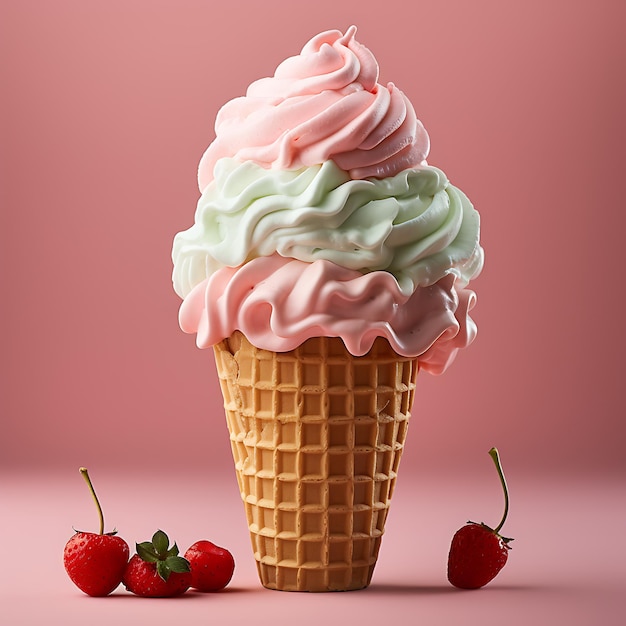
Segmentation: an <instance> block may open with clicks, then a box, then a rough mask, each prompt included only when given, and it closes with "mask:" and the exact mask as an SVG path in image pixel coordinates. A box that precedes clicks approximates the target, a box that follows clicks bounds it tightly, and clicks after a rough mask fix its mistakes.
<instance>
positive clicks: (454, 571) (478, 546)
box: [448, 522, 510, 589]
mask: <svg viewBox="0 0 626 626" xmlns="http://www.w3.org/2000/svg"><path fill="white" fill-rule="evenodd" d="M509 550H510V548H509V547H508V546H507V541H506V540H504V539H503V538H502V537H501V536H500V535H498V534H497V533H495V532H494V531H493V530H492V529H491V528H488V527H487V526H484V525H482V524H476V523H474V522H470V523H469V524H466V525H465V526H463V528H461V529H459V530H457V532H456V533H455V535H454V537H453V538H452V545H451V546H450V554H449V556H448V580H449V581H450V582H451V583H452V584H453V585H454V586H455V587H460V588H461V589H478V588H479V587H483V586H484V585H486V584H487V583H488V582H490V581H491V580H493V579H494V578H495V577H496V575H497V574H498V572H499V571H500V570H501V569H502V568H503V567H504V565H505V564H506V560H507V557H508V552H509Z"/></svg>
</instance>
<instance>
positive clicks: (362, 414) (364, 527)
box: [215, 332, 418, 591]
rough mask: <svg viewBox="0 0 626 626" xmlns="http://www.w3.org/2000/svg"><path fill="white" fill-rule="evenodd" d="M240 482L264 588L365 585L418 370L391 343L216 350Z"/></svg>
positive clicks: (234, 342) (241, 340)
mask: <svg viewBox="0 0 626 626" xmlns="http://www.w3.org/2000/svg"><path fill="white" fill-rule="evenodd" d="M215 356H216V363H217V370H218V375H219V377H220V384H221V388H222V392H223V395H224V406H225V410H226V417H227V422H228V427H229V431H230V439H231V446H232V452H233V457H234V461H235V468H236V471H237V480H238V483H239V488H240V491H241V496H242V499H243V501H244V505H245V510H246V516H247V520H248V527H249V530H250V536H251V539H252V546H253V550H254V556H255V558H256V562H257V567H258V571H259V577H260V579H261V583H262V584H263V585H264V586H265V587H268V588H270V589H278V590H284V591H341V590H350V589H360V588H363V587H366V586H367V585H368V584H369V582H370V580H371V577H372V573H373V570H374V566H375V564H376V559H377V556H378V551H379V548H380V542H381V538H382V535H383V532H384V528H385V520H386V517H387V512H388V509H389V503H390V500H391V496H392V494H393V490H394V486H395V482H396V476H397V471H398V464H399V462H400V457H401V454H402V450H403V446H404V441H405V437H406V432H407V427H408V421H409V415H410V410H411V405H412V402H413V396H414V391H415V377H416V375H417V369H418V368H417V361H416V360H415V359H411V358H407V357H401V356H398V355H397V354H396V353H395V352H393V350H392V349H391V348H390V346H389V344H388V343H387V341H385V340H384V339H381V338H379V339H377V340H376V342H375V343H374V346H373V347H372V350H371V351H370V352H369V353H368V354H366V355H365V356H361V357H354V356H352V355H351V354H350V353H349V352H348V351H347V350H346V348H345V346H344V344H343V342H342V341H341V339H338V338H324V337H321V338H313V339H309V340H307V341H306V342H305V343H303V344H302V345H301V346H299V347H298V348H296V349H295V350H292V351H290V352H280V353H276V352H270V351H267V350H259V349H257V348H255V347H254V346H253V345H251V344H250V342H249V341H248V340H247V339H246V337H244V336H243V335H242V334H241V333H239V332H236V333H235V334H234V335H233V336H232V337H230V338H229V339H227V340H224V341H222V342H221V343H220V344H218V345H216V346H215Z"/></svg>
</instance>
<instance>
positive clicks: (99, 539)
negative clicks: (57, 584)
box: [63, 467, 129, 596]
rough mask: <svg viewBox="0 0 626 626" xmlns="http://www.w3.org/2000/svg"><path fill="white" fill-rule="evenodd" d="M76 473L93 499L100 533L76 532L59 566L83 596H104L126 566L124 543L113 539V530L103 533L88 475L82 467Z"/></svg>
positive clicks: (102, 520)
mask: <svg viewBox="0 0 626 626" xmlns="http://www.w3.org/2000/svg"><path fill="white" fill-rule="evenodd" d="M79 471H80V473H81V475H82V477H83V478H84V479H85V482H86V483H87V486H88V487H89V491H90V492H91V495H92V496H93V499H94V501H95V503H96V507H97V509H98V516H99V518H100V532H99V533H98V534H96V533H88V532H76V533H75V534H74V536H73V537H72V538H71V539H70V540H69V541H68V542H67V544H65V550H64V551H63V564H64V565H65V571H66V572H67V574H68V576H69V577H70V580H71V581H72V582H73V583H74V584H75V585H76V586H77V587H78V588H79V589H80V590H81V591H84V592H85V593H86V594H87V595H90V596H106V595H108V594H110V593H111V592H112V591H113V590H114V589H115V588H116V587H117V586H118V585H119V584H120V582H121V581H122V575H123V574H124V569H125V567H126V563H128V552H129V550H128V544H127V543H126V542H125V541H124V540H123V539H122V538H121V537H116V536H115V531H113V532H112V533H107V534H106V535H105V534H104V515H103V514H102V507H101V506H100V502H99V501H98V497H97V496H96V492H95V491H94V488H93V485H92V484H91V480H90V479H89V473H88V472H87V470H86V469H85V468H84V467H81V468H80V470H79Z"/></svg>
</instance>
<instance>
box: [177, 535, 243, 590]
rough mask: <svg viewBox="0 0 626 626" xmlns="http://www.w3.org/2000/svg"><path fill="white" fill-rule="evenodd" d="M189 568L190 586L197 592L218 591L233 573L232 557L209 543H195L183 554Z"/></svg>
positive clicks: (233, 560) (223, 549)
mask: <svg viewBox="0 0 626 626" xmlns="http://www.w3.org/2000/svg"><path fill="white" fill-rule="evenodd" d="M185 558H186V559H187V560H188V561H189V565H190V567H191V586H192V587H193V588H194V589H197V590H198V591H205V592H206V591H219V590H220V589H223V588H224V587H226V585H227V584H228V583H229V582H230V579H231V578H232V577H233V572H234V571H235V559H233V555H232V554H231V553H230V552H229V551H228V550H226V548H220V547H219V546H216V545H215V544H214V543H211V542H210V541H206V540H203V541H196V543H194V544H193V545H192V546H190V547H189V549H188V550H187V552H185Z"/></svg>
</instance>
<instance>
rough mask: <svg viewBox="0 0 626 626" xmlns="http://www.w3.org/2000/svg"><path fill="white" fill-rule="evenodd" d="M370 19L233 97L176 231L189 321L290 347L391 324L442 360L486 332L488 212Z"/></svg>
mask: <svg viewBox="0 0 626 626" xmlns="http://www.w3.org/2000/svg"><path fill="white" fill-rule="evenodd" d="M355 32H356V29H355V28H354V27H352V28H350V29H348V30H347V32H346V33H345V34H342V33H341V32H340V31H336V30H332V31H327V32H324V33H321V34H320V35H317V36H316V37H314V38H313V39H311V40H310V41H309V42H308V43H307V44H306V45H305V47H304V48H303V49H302V52H301V53H300V55H298V56H295V57H291V58H289V59H287V60H286V61H284V62H283V63H281V64H280V65H279V66H278V68H277V69H276V72H275V74H274V76H273V77H269V78H263V79H261V80H259V81H257V82H254V83H253V84H252V85H250V87H249V88H248V90H247V93H246V95H245V96H243V97H240V98H235V99H234V100H232V101H230V102H228V103H227V104H226V105H224V106H223V107H222V109H221V110H220V111H219V113H218V115H217V119H216V123H215V133H216V137H215V140H214V141H213V142H212V143H211V145H210V146H209V147H208V149H207V150H206V152H205V154H204V155H203V157H202V159H201V161H200V166H199V171H198V181H199V186H200V191H201V192H202V196H201V198H200V200H199V202H198V206H197V210H196V215H195V223H194V225H193V226H192V227H191V228H189V229H188V230H187V231H184V232H182V233H179V234H178V235H177V236H176V238H175V240H174V248H173V261H174V273H173V281H174V288H175V290H176V292H177V293H178V295H179V296H181V298H183V303H182V306H181V309H180V316H179V320H180V325H181V328H182V329H183V330H184V331H186V332H189V333H196V334H197V344H198V346H200V347H203V348H205V347H210V346H213V345H215V344H216V343H218V342H220V341H221V340H223V339H225V338H227V337H229V336H230V335H231V334H232V333H233V332H234V331H236V330H239V331H241V332H242V333H243V334H244V335H245V336H246V337H247V338H248V339H249V341H250V342H251V343H252V344H253V345H255V346H257V347H258V348H261V349H266V350H271V351H275V352H282V351H288V350H291V349H293V348H295V347H297V346H298V345H300V344H302V343H303V342H304V341H305V340H306V339H308V338H310V337H320V336H326V337H341V339H342V340H343V342H344V343H345V345H346V348H347V349H348V350H349V351H350V352H351V353H352V354H353V355H355V356H360V355H363V354H365V353H367V352H368V350H369V349H370V348H371V346H372V344H373V342H374V340H375V339H376V337H379V336H380V337H384V338H386V339H387V340H388V341H389V344H390V345H391V347H392V348H393V349H394V351H395V352H397V353H398V354H400V355H402V356H410V357H417V358H418V361H419V366H420V369H423V370H426V371H430V372H431V373H441V372H443V371H444V370H445V369H446V367H447V366H448V365H449V364H450V362H451V361H452V359H453V358H454V356H455V354H456V352H457V351H458V349H460V348H463V347H465V346H467V345H469V344H470V343H471V342H472V340H473V339H474V337H475V334H476V326H475V324H474V322H473V320H472V319H471V317H470V316H469V312H470V310H471V308H472V307H473V305H474V302H475V294H474V292H473V291H471V290H470V289H468V284H469V283H470V281H471V280H472V279H473V278H474V277H476V276H477V275H478V273H479V272H480V270H481V268H482V264H483V252H482V248H481V247H480V244H479V215H478V213H477V212H476V210H475V209H474V208H473V207H472V205H471V203H470V201H469V200H468V199H467V197H466V196H465V194H464V193H463V192H461V191H460V190H459V189H457V188H455V187H454V186H453V185H451V184H450V182H449V181H448V179H447V177H446V175H445V174H444V173H443V172H442V171H441V170H440V169H437V168H435V167H432V166H431V165H428V164H427V162H426V158H427V156H428V152H429V138H428V134H427V133H426V130H425V129H424V127H423V125H422V123H421V122H420V121H419V120H418V119H417V116H416V114H415V111H414V109H413V106H412V105H411V103H410V102H409V100H408V99H407V97H406V96H405V95H404V94H403V93H402V92H401V91H400V90H399V89H398V88H397V87H395V85H393V84H392V83H389V84H388V85H387V86H383V85H382V84H380V83H379V82H378V64H377V62H376V60H375V58H374V56H373V55H372V53H371V52H370V51H369V50H368V49H367V48H365V47H364V46H363V45H361V44H359V43H358V42H357V41H356V40H355Z"/></svg>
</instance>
